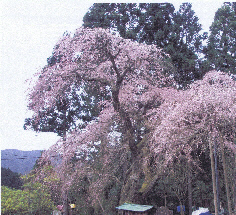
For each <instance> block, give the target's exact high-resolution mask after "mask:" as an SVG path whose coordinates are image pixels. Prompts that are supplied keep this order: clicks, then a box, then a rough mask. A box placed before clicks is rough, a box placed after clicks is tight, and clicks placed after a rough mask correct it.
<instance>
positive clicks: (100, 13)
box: [83, 3, 207, 87]
mask: <svg viewBox="0 0 236 215" xmlns="http://www.w3.org/2000/svg"><path fill="white" fill-rule="evenodd" d="M83 21H84V24H83V25H84V27H89V28H95V27H101V28H109V29H110V30H111V31H115V32H117V33H119V34H120V36H121V37H123V38H128V39H132V40H135V41H138V42H140V43H143V42H145V43H147V44H155V45H157V46H158V47H161V48H163V50H164V51H165V52H166V53H167V54H169V55H170V57H171V59H170V60H171V62H172V63H173V65H174V66H175V68H176V69H175V70H176V71H174V72H173V71H172V72H173V75H174V76H175V79H176V81H177V82H178V83H179V85H180V87H185V86H186V84H188V83H190V82H191V81H193V80H195V79H200V78H201V77H202V75H203V74H204V72H205V71H203V69H202V66H200V65H202V60H201V58H200V53H201V52H202V50H203V45H202V41H203V40H204V39H206V38H207V34H206V33H203V34H201V33H200V31H201V30H202V28H201V25H200V24H199V23H198V18H197V16H196V15H195V13H194V11H193V10H192V5H191V4H190V3H184V4H182V5H181V7H180V9H179V11H177V12H175V8H174V6H173V5H172V4H170V3H158V4H157V3H140V4H130V3H129V4H124V3H122V4H114V3H113V4H94V5H93V6H92V7H91V8H90V10H89V11H88V12H87V13H86V14H85V16H84V19H83Z"/></svg>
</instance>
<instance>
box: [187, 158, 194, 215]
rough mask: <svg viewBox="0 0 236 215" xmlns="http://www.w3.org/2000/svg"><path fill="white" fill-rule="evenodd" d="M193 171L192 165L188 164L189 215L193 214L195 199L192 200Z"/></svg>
mask: <svg viewBox="0 0 236 215" xmlns="http://www.w3.org/2000/svg"><path fill="white" fill-rule="evenodd" d="M192 195H193V193H192V169H191V165H190V163H188V207H189V209H188V210H189V215H191V214H192V207H193V198H192Z"/></svg>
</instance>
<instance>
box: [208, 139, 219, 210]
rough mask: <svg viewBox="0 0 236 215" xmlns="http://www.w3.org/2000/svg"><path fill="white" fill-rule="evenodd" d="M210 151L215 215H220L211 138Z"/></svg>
mask: <svg viewBox="0 0 236 215" xmlns="http://www.w3.org/2000/svg"><path fill="white" fill-rule="evenodd" d="M209 149H210V158H211V172H212V185H213V194H214V206H215V215H218V214H219V211H218V207H217V193H216V174H215V164H214V155H213V149H212V140H211V137H209Z"/></svg>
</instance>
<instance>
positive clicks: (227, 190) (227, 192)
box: [221, 142, 232, 215]
mask: <svg viewBox="0 0 236 215" xmlns="http://www.w3.org/2000/svg"><path fill="white" fill-rule="evenodd" d="M221 154H222V163H223V170H224V179H225V188H226V196H227V202H228V211H229V215H232V209H231V200H230V191H229V182H228V176H227V166H226V161H225V152H224V146H223V142H221Z"/></svg>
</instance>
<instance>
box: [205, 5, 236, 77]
mask: <svg viewBox="0 0 236 215" xmlns="http://www.w3.org/2000/svg"><path fill="white" fill-rule="evenodd" d="M235 8H236V4H235V3H224V5H223V6H222V7H221V8H219V9H218V10H217V12H216V13H215V18H214V22H213V23H212V25H211V27H210V32H211V33H210V36H209V40H208V46H207V53H206V56H207V59H208V61H209V62H210V64H211V66H212V67H213V68H215V69H217V70H221V71H225V72H231V73H233V74H235V73H236V46H235V44H236V13H235Z"/></svg>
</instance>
